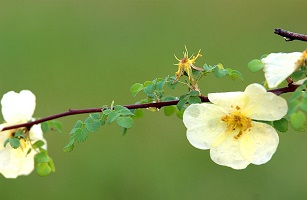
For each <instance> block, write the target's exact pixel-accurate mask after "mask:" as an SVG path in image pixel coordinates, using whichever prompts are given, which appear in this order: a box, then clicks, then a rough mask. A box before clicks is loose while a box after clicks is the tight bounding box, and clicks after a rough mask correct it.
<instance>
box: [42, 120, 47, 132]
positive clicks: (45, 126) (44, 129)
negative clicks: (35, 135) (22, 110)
mask: <svg viewBox="0 0 307 200" xmlns="http://www.w3.org/2000/svg"><path fill="white" fill-rule="evenodd" d="M41 129H42V131H43V133H47V132H48V131H49V125H48V122H43V123H41Z"/></svg>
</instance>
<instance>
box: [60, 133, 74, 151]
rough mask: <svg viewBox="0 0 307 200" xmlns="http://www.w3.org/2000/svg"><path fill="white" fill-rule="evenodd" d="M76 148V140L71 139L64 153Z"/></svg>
mask: <svg viewBox="0 0 307 200" xmlns="http://www.w3.org/2000/svg"><path fill="white" fill-rule="evenodd" d="M74 147H75V139H74V138H73V137H70V139H69V143H68V144H67V145H66V146H65V147H64V149H63V150H64V152H71V151H72V150H73V149H74Z"/></svg>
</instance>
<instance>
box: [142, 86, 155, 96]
mask: <svg viewBox="0 0 307 200" xmlns="http://www.w3.org/2000/svg"><path fill="white" fill-rule="evenodd" d="M154 91H155V85H154V84H153V83H150V84H148V85H147V86H146V87H145V88H144V92H145V94H146V95H148V96H151V95H152V94H153V93H154Z"/></svg>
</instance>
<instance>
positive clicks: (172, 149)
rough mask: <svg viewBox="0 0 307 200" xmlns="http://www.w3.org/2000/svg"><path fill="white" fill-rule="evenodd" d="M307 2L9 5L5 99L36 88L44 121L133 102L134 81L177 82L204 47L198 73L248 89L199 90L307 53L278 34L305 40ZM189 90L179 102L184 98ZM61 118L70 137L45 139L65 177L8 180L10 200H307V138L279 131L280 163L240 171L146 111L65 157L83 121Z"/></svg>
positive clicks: (0, 16) (50, 1)
mask: <svg viewBox="0 0 307 200" xmlns="http://www.w3.org/2000/svg"><path fill="white" fill-rule="evenodd" d="M306 5H307V2H306V0H293V1H290V0H278V1H277V0H272V1H267V0H260V1H244V0H235V1H228V0H219V1H130V0H120V1H104V0H100V1H99V0H86V1H85V0H84V1H82V0H27V1H23V0H14V1H11V0H1V1H0V69H1V72H0V93H1V95H3V94H4V93H6V92H7V91H10V90H14V91H20V90H22V89H29V90H31V91H33V92H34V93H35V94H36V97H37V108H36V111H35V115H34V116H36V117H44V116H48V115H51V114H56V113H59V112H63V111H66V110H68V109H69V108H90V107H99V106H102V105H105V104H110V102H111V101H112V100H114V101H115V104H131V103H134V102H136V101H138V100H139V99H141V98H143V97H144V96H138V97H137V98H133V97H132V96H131V95H130V92H129V88H130V86H131V85H132V84H133V83H135V82H143V81H146V80H152V79H154V78H156V77H165V76H167V75H173V74H174V73H175V71H176V70H177V68H176V66H173V63H176V60H175V59H174V56H173V54H174V53H175V54H176V55H177V56H178V57H180V56H181V55H182V51H183V50H184V45H186V46H187V47H188V49H189V52H190V53H192V52H194V53H197V51H198V50H199V49H202V54H203V57H202V58H200V59H198V60H197V63H196V64H198V65H199V66H201V65H202V64H204V63H205V62H206V63H208V64H212V65H213V64H217V63H219V62H221V63H223V64H224V66H225V67H230V68H234V69H238V70H239V71H241V72H242V74H243V76H244V78H245V81H244V82H241V81H231V80H228V79H225V80H223V79H217V78H215V77H213V76H212V75H210V76H208V77H206V79H204V80H203V82H202V83H201V86H200V87H201V88H202V92H203V93H205V94H206V93H207V92H218V91H234V90H244V88H245V87H246V86H247V85H248V84H250V83H253V82H261V81H263V74H262V73H261V72H258V73H256V74H252V73H250V72H249V71H248V69H247V63H248V62H249V61H250V60H252V59H254V58H259V57H260V56H261V55H263V54H265V53H270V52H292V51H303V50H304V49H305V48H306V43H304V42H298V41H293V42H285V41H284V40H283V38H281V37H279V36H277V35H275V34H273V29H274V28H277V27H280V28H284V29H288V30H291V31H295V32H301V33H307V28H306ZM184 91H185V89H184V88H183V87H179V88H178V91H175V92H174V91H169V90H167V92H169V93H170V94H176V95H178V94H180V93H181V92H184ZM85 118H86V115H81V116H73V117H66V118H62V119H61V122H62V123H63V125H64V133H63V134H58V133H48V134H46V135H45V137H46V138H47V140H48V149H49V154H50V155H51V156H52V157H53V159H54V161H55V164H56V168H57V171H56V173H55V174H52V175H50V176H48V177H44V178H42V177H39V176H38V175H37V174H36V173H32V174H31V175H30V176H23V177H19V178H17V179H13V180H9V179H5V178H3V177H2V176H1V177H0V193H1V199H37V198H41V199H48V200H49V199H50V200H51V199H52V200H53V199H98V198H99V199H256V200H257V199H307V135H306V134H304V133H297V132H294V131H289V132H287V133H284V134H280V145H279V147H278V150H277V152H276V154H275V155H274V156H273V158H272V160H271V161H270V162H268V163H267V164H265V165H262V166H254V165H250V166H248V168H247V169H245V170H241V171H236V170H232V169H230V168H227V167H221V166H219V165H216V164H215V163H213V162H212V161H211V160H210V157H209V151H202V150H198V149H196V148H194V147H192V146H191V145H190V144H189V142H188V141H187V139H186V136H185V131H186V129H185V127H184V125H183V123H182V121H181V120H179V119H178V118H176V117H175V116H172V117H165V116H164V115H163V112H158V113H152V112H149V111H145V116H144V117H143V118H141V119H139V120H137V121H135V125H134V127H133V128H132V129H131V130H129V131H128V133H127V135H126V136H122V135H121V133H120V128H118V127H117V126H115V125H112V126H105V127H102V128H101V129H100V131H99V132H98V133H95V134H91V135H90V137H89V139H88V140H87V141H86V142H85V143H80V144H77V145H76V148H75V150H74V151H73V152H71V153H64V152H63V150H62V149H63V147H64V146H65V145H66V144H67V142H68V133H69V131H70V129H71V128H72V126H73V125H74V123H75V122H76V120H77V119H82V120H84V119H85Z"/></svg>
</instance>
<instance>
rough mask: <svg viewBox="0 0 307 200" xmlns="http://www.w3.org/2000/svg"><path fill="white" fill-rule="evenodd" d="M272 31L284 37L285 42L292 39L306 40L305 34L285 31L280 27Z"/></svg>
mask: <svg viewBox="0 0 307 200" xmlns="http://www.w3.org/2000/svg"><path fill="white" fill-rule="evenodd" d="M274 33H275V34H277V35H280V36H282V37H284V38H285V40H286V41H287V42H289V41H293V40H301V41H305V42H307V35H304V34H300V33H294V32H290V31H286V30H284V29H281V28H275V29H274Z"/></svg>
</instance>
